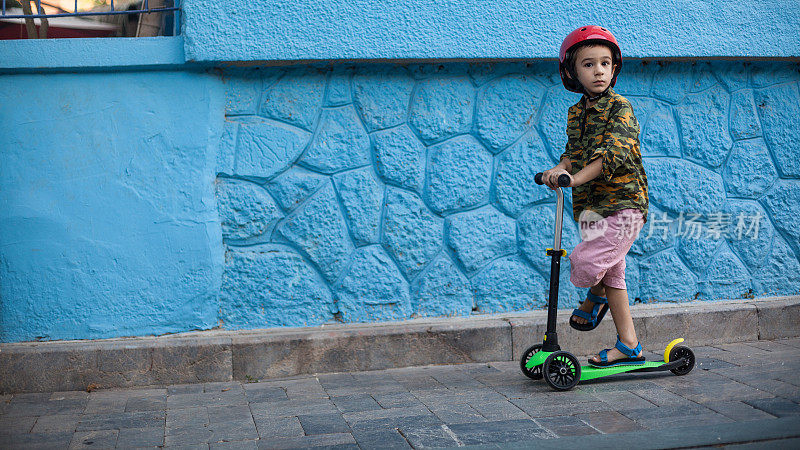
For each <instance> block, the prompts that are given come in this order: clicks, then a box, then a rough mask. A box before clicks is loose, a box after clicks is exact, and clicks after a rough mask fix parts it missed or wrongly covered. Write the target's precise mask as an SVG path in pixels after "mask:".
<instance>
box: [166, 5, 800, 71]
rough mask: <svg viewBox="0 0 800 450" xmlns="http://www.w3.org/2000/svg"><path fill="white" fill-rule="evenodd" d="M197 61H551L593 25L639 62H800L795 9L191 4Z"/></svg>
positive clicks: (189, 50)
mask: <svg viewBox="0 0 800 450" xmlns="http://www.w3.org/2000/svg"><path fill="white" fill-rule="evenodd" d="M182 4H183V10H184V19H185V26H184V36H185V37H186V56H187V58H188V59H190V60H193V61H302V60H386V59H414V60H419V59H429V60H440V59H445V58H450V59H474V58H485V59H499V58H502V59H506V58H510V59H522V60H527V59H530V58H555V57H556V56H557V52H558V48H559V46H560V45H561V40H562V39H564V36H566V35H567V33H569V32H570V31H572V30H573V29H575V28H577V27H579V26H582V25H586V24H603V25H605V26H607V27H609V28H610V29H611V30H612V31H613V32H614V34H615V35H616V37H617V38H618V39H619V40H620V42H621V44H622V51H623V54H624V55H626V56H628V57H634V58H668V57H693V58H709V57H736V58H742V57H745V58H752V57H769V58H776V57H783V58H786V57H798V56H800V39H798V35H797V24H798V23H800V2H797V0H775V1H768V2H765V1H757V0H744V1H733V0H724V1H720V0H713V1H706V0H687V1H682V2H658V1H656V2H653V1H649V0H629V1H614V2H597V1H590V0H578V1H571V2H552V1H541V0H536V1H517V0H492V1H474V0H447V1H441V0H389V1H371V0H350V1H339V0H310V1H301V2H298V1H286V0H277V1H276V0H273V1H268V2H253V1H246V0H227V1H224V2H220V1H214V0H183V1H182Z"/></svg>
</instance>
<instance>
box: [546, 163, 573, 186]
mask: <svg viewBox="0 0 800 450" xmlns="http://www.w3.org/2000/svg"><path fill="white" fill-rule="evenodd" d="M561 175H567V176H568V177H569V186H572V183H573V181H574V180H573V179H572V175H570V174H569V172H567V171H566V170H565V169H562V168H561V167H553V168H552V169H550V170H546V171H544V172H543V173H542V181H544V184H546V185H547V187H549V188H550V189H553V190H555V188H557V187H559V186H558V177H559V176H561Z"/></svg>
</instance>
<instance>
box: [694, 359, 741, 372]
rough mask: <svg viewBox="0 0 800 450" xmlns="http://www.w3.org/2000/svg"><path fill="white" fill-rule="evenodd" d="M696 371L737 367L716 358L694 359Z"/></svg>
mask: <svg viewBox="0 0 800 450" xmlns="http://www.w3.org/2000/svg"><path fill="white" fill-rule="evenodd" d="M696 358H697V359H696V361H695V364H696V367H695V368H696V369H701V370H715V369H729V368H731V367H737V366H736V365H735V364H731V363H729V362H727V361H723V360H721V359H716V358H708V357H706V358H699V357H696Z"/></svg>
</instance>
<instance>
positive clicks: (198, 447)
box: [164, 443, 209, 450]
mask: <svg viewBox="0 0 800 450" xmlns="http://www.w3.org/2000/svg"><path fill="white" fill-rule="evenodd" d="M164 448H180V449H181V450H208V448H209V447H208V443H202V444H182V445H167V444H164Z"/></svg>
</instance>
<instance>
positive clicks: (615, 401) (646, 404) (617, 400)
mask: <svg viewBox="0 0 800 450" xmlns="http://www.w3.org/2000/svg"><path fill="white" fill-rule="evenodd" d="M596 397H598V398H599V399H600V400H601V401H603V402H605V403H608V405H609V407H610V408H609V410H623V409H644V408H656V407H657V406H656V404H655V403H653V402H650V401H647V400H645V399H644V398H642V397H640V396H638V395H636V394H634V393H632V392H628V391H609V392H603V393H600V394H597V395H596Z"/></svg>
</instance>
